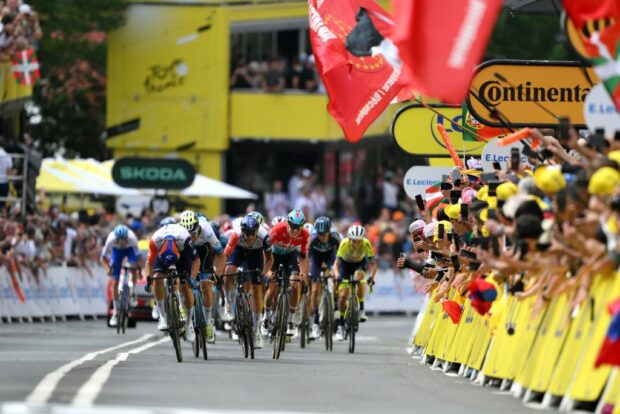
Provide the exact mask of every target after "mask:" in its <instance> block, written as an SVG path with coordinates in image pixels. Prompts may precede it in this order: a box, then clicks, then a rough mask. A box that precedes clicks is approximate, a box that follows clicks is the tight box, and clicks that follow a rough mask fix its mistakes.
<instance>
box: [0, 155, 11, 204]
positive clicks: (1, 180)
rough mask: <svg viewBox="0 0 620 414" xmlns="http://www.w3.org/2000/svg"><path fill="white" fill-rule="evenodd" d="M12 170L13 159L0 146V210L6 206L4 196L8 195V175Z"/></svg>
mask: <svg viewBox="0 0 620 414" xmlns="http://www.w3.org/2000/svg"><path fill="white" fill-rule="evenodd" d="M12 170H13V159H12V158H11V157H10V156H9V154H7V153H6V151H5V150H4V147H3V146H0V210H3V209H4V208H5V206H6V200H4V198H5V197H8V195H9V175H11V172H12Z"/></svg>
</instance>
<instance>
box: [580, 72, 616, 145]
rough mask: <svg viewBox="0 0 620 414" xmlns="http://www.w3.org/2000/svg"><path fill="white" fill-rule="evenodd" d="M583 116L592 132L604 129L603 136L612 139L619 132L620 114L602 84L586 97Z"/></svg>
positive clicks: (596, 86)
mask: <svg viewBox="0 0 620 414" xmlns="http://www.w3.org/2000/svg"><path fill="white" fill-rule="evenodd" d="M583 116H584V117H585V119H586V125H587V126H588V129H589V130H590V131H592V132H594V131H596V130H597V129H604V130H605V135H606V136H607V137H608V138H612V137H613V136H614V135H615V134H616V131H620V114H618V110H617V109H616V106H615V105H614V103H613V101H612V100H611V98H610V96H609V93H608V92H607V90H606V89H605V87H604V86H603V84H600V83H599V84H598V85H595V86H594V87H593V88H592V90H591V91H590V93H589V94H588V96H587V97H586V102H585V104H584V105H583Z"/></svg>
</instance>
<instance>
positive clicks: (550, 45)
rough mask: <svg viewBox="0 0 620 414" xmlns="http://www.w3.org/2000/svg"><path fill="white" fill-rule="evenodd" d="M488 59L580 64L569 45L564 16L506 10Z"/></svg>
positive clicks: (496, 30) (502, 15)
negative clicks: (573, 61)
mask: <svg viewBox="0 0 620 414" xmlns="http://www.w3.org/2000/svg"><path fill="white" fill-rule="evenodd" d="M486 57H487V58H493V59H536V60H577V58H576V57H575V56H574V55H573V54H572V52H571V51H570V49H569V46H568V45H567V44H566V41H565V35H564V31H563V30H562V28H561V27H560V16H558V15H555V16H543V15H526V14H515V15H513V14H512V13H511V12H510V9H508V8H506V7H504V8H503V9H502V12H501V13H500V15H499V17H498V19H497V23H496V24H495V29H494V31H493V34H492V35H491V41H490V42H489V46H488V47H487V52H486Z"/></svg>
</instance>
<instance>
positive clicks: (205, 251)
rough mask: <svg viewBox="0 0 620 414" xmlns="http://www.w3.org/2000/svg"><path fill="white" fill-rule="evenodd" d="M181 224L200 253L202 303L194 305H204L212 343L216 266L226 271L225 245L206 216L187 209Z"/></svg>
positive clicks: (207, 332) (213, 339)
mask: <svg viewBox="0 0 620 414" xmlns="http://www.w3.org/2000/svg"><path fill="white" fill-rule="evenodd" d="M179 224H180V225H181V226H182V227H183V228H185V230H187V231H188V233H189V234H190V236H191V238H192V243H193V245H194V247H195V248H196V253H198V257H199V258H200V271H199V273H198V278H199V282H200V291H201V296H202V304H198V303H195V304H194V306H201V305H202V311H203V312H204V318H205V319H204V320H206V321H207V326H206V336H207V343H210V344H212V343H215V328H214V326H213V302H214V300H213V283H214V282H215V278H214V268H215V272H216V273H222V272H223V271H224V263H225V262H226V256H225V255H224V247H222V244H221V243H220V240H219V239H218V237H217V235H216V234H215V232H214V231H213V228H212V227H211V225H210V224H209V221H208V220H207V218H206V217H205V216H199V215H197V214H196V213H195V212H193V211H191V210H186V211H184V212H182V213H181V217H180V218H179ZM197 309H200V308H197Z"/></svg>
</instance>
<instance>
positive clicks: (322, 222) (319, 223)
mask: <svg viewBox="0 0 620 414" xmlns="http://www.w3.org/2000/svg"><path fill="white" fill-rule="evenodd" d="M314 228H315V229H316V232H317V233H319V234H320V233H329V232H330V230H331V228H332V221H331V220H330V219H329V217H325V216H323V217H319V218H318V219H316V221H315V222H314Z"/></svg>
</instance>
